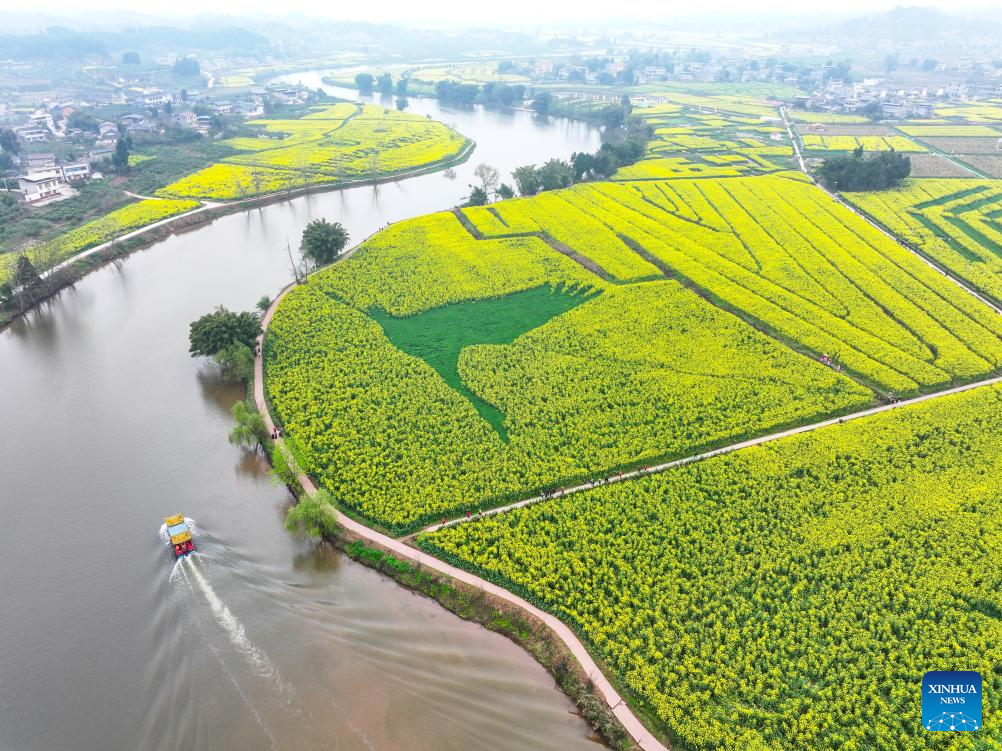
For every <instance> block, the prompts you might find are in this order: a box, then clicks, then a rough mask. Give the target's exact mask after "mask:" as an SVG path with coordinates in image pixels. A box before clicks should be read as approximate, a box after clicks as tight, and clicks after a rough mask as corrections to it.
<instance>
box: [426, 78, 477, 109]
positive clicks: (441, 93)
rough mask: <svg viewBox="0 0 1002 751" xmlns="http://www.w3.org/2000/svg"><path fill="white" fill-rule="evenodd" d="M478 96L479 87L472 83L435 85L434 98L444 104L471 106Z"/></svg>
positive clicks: (439, 83) (450, 82) (454, 82)
mask: <svg viewBox="0 0 1002 751" xmlns="http://www.w3.org/2000/svg"><path fill="white" fill-rule="evenodd" d="M479 95H480V87H479V86H477V85H476V84H472V83H457V82H456V81H439V82H438V83H436V84H435V98H436V99H441V100H442V101H444V102H455V103H457V104H466V105H469V104H473V103H474V102H475V101H476V100H477V97H478V96H479Z"/></svg>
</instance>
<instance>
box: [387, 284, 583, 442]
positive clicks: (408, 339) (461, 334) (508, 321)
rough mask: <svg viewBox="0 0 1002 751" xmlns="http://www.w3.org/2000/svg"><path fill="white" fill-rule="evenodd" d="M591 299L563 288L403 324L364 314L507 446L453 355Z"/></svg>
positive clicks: (495, 414) (507, 337)
mask: <svg viewBox="0 0 1002 751" xmlns="http://www.w3.org/2000/svg"><path fill="white" fill-rule="evenodd" d="M596 294H597V293H596V292H595V291H593V290H591V289H582V288H580V287H573V288H572V287H567V286H564V285H563V284H559V285H557V286H553V287H551V286H549V285H543V286H541V287H535V288H534V289H528V290H525V291H523V292H515V293H513V294H510V295H505V296H504V297H496V298H492V299H487V300H474V301H471V302H462V303H453V304H452V305H445V306H443V307H440V308H433V309H432V310H428V311H425V312H423V313H418V314H417V315H413V316H407V317H405V318H396V317H394V316H391V315H389V314H388V313H386V312H384V311H382V310H380V309H378V308H373V309H372V310H370V311H368V313H369V317H370V318H372V319H373V320H375V321H376V322H377V323H378V324H379V325H380V326H382V328H383V332H384V333H385V334H386V337H387V338H388V339H389V340H390V341H391V342H393V345H394V346H395V347H397V348H398V349H400V350H402V351H404V352H406V353H407V354H409V355H411V356H412V357H419V358H421V359H422V360H424V361H425V362H426V363H428V364H429V365H430V366H431V367H432V368H434V369H435V372H437V373H438V374H439V375H440V376H442V379H443V380H444V381H445V382H446V383H447V384H448V385H449V386H450V387H451V388H453V389H455V390H456V391H458V392H459V393H460V394H462V395H463V396H464V397H466V399H468V400H469V401H470V403H471V404H472V405H473V406H474V408H475V409H476V410H477V412H478V413H479V414H480V416H481V417H483V418H484V420H486V421H487V422H488V423H489V424H490V426H491V427H492V428H494V430H496V431H497V432H498V435H500V436H501V438H502V439H503V440H505V441H507V440H508V433H507V431H506V430H505V427H504V415H503V414H502V413H501V412H500V411H499V410H498V409H497V408H496V407H495V406H494V405H492V404H490V403H488V402H486V401H484V400H483V399H482V398H481V397H480V396H478V395H477V394H475V393H474V392H473V391H472V390H470V388H469V387H468V386H467V385H466V384H465V383H463V381H462V379H461V378H460V376H459V369H458V366H459V353H460V352H461V351H462V350H463V349H464V348H466V347H470V346H473V345H475V344H510V343H511V342H513V341H515V340H516V339H517V338H518V337H520V336H521V335H522V334H525V333H526V332H528V331H532V330H533V329H535V328H538V327H540V326H542V325H543V324H544V323H546V322H547V321H549V320H550V319H551V318H555V317H556V316H558V315H561V314H562V313H566V312H567V311H569V310H571V309H572V308H575V307H577V306H578V305H580V304H581V303H583V302H586V301H587V300H590V299H592V298H593V297H594V296H595V295H596Z"/></svg>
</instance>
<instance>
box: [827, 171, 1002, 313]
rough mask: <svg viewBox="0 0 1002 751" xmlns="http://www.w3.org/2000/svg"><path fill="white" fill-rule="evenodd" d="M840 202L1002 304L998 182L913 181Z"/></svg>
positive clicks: (1001, 220)
mask: <svg viewBox="0 0 1002 751" xmlns="http://www.w3.org/2000/svg"><path fill="white" fill-rule="evenodd" d="M845 198H846V199H847V200H849V201H851V202H852V203H853V204H854V205H856V206H858V207H859V208H860V209H862V210H863V211H865V212H867V213H868V214H870V215H871V216H872V217H873V218H874V219H876V220H877V221H878V222H880V223H881V224H883V225H884V226H885V227H887V228H888V229H889V230H890V231H892V232H894V233H895V234H897V235H898V236H899V237H901V238H903V239H904V240H906V241H907V242H909V243H911V244H912V245H914V246H915V247H916V248H918V249H919V250H921V251H922V252H923V253H925V254H926V255H928V256H929V257H930V258H932V259H933V260H935V261H936V262H938V263H940V264H941V265H942V266H943V267H944V268H946V269H948V270H949V271H950V272H951V273H953V274H956V275H957V276H958V277H960V278H962V279H965V280H966V281H968V282H969V283H970V284H972V285H973V286H974V287H975V288H976V289H977V290H978V291H980V292H981V293H983V294H985V295H987V296H988V297H990V298H992V299H993V300H995V301H996V302H1002V181H992V180H955V179H932V178H927V179H915V180H909V181H908V182H907V183H906V184H905V185H904V186H902V187H901V188H899V189H896V190H890V191H882V192H872V193H848V194H845Z"/></svg>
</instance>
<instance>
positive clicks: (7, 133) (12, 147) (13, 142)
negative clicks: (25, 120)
mask: <svg viewBox="0 0 1002 751" xmlns="http://www.w3.org/2000/svg"><path fill="white" fill-rule="evenodd" d="M0 149H3V150H4V151H6V152H7V153H9V154H17V153H20V151H21V144H20V143H18V140H17V134H16V133H15V132H14V131H13V130H11V129H10V128H0Z"/></svg>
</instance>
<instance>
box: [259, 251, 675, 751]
mask: <svg viewBox="0 0 1002 751" xmlns="http://www.w3.org/2000/svg"><path fill="white" fill-rule="evenodd" d="M357 247H359V246H356V248H357ZM352 252H354V250H352V251H349V252H348V253H345V254H344V256H342V257H347V256H349V255H350V254H351V253H352ZM339 260H340V259H339ZM294 286H295V285H290V286H288V287H286V288H285V289H283V290H282V291H281V293H279V295H278V297H276V298H275V300H274V302H272V304H271V306H270V307H269V308H268V310H267V312H266V313H265V314H264V316H263V317H262V319H261V329H262V331H266V330H267V329H268V324H269V323H270V322H271V317H272V314H273V313H274V312H275V308H276V306H277V305H278V303H279V302H280V301H281V300H282V298H283V297H285V295H286V294H287V293H288V292H289V290H290V289H292V287H294ZM263 339H264V334H263V333H262V335H261V338H260V341H262V342H263ZM254 402H255V403H256V404H257V408H258V410H259V411H260V412H261V414H262V415H263V417H264V422H265V425H266V426H267V428H268V432H269V433H270V432H271V431H272V429H273V428H274V427H275V425H274V423H273V422H272V419H271V413H270V412H269V411H268V404H267V402H266V401H265V398H264V361H263V357H262V354H261V350H260V348H259V352H258V354H257V355H256V356H255V358H254ZM278 443H281V439H279V441H278ZM299 482H300V483H301V484H302V486H303V489H304V490H305V491H306V492H307V493H309V494H311V495H312V494H313V493H315V492H316V490H317V489H316V486H315V485H314V484H313V481H312V480H311V479H310V478H309V477H307V476H306V475H304V474H300V475H299ZM338 523H339V524H341V526H343V527H344V528H345V529H349V530H351V531H352V532H354V533H355V534H357V535H358V536H359V537H362V538H364V539H366V540H369V541H370V542H373V543H375V544H377V545H379V546H380V547H383V548H385V549H387V550H389V551H391V552H393V553H394V554H395V555H398V556H400V557H401V558H404V559H406V560H409V561H413V562H414V563H417V564H418V565H420V566H424V567H426V568H430V569H434V570H435V571H438V572H439V573H442V574H445V575H446V576H451V577H452V578H453V579H457V580H459V581H461V582H464V583H466V584H469V585H471V586H474V587H478V588H479V589H481V590H483V591H485V592H488V593H490V594H492V595H494V596H495V597H500V598H501V599H503V600H505V601H507V602H510V603H512V604H513V605H516V606H518V607H520V608H522V609H523V610H525V611H527V612H528V613H531V614H532V615H533V616H535V617H536V618H538V619H539V620H541V621H542V622H543V623H545V624H546V625H547V627H549V629H550V630H551V631H552V632H553V633H554V634H556V635H557V637H558V638H559V639H560V640H561V641H562V642H563V643H564V644H566V645H567V648H568V649H570V651H571V653H572V654H573V655H574V657H575V659H576V660H577V661H578V662H579V663H580V664H581V667H582V668H584V671H585V672H586V673H587V674H588V677H589V678H590V679H591V681H592V683H593V684H594V685H595V688H596V690H597V691H598V692H599V694H600V695H601V696H602V698H603V699H604V700H605V701H606V703H607V704H608V705H609V707H610V708H611V709H612V712H613V714H615V715H616V718H617V719H618V720H619V721H620V723H622V725H623V727H624V728H625V729H626V732H627V733H629V734H630V737H632V738H633V740H634V741H635V742H636V743H637V745H638V746H640V748H642V749H644V750H645V751H668V749H667V748H666V747H665V746H664V745H663V744H662V743H661V742H660V741H658V739H657V738H655V737H654V736H653V735H652V734H651V733H650V731H648V730H647V728H645V727H644V725H643V723H641V722H640V720H639V719H637V716H636V715H635V714H633V711H632V710H631V709H630V708H629V707H628V706H627V704H626V702H625V701H624V700H623V698H622V697H621V696H620V695H619V692H618V691H616V689H615V688H614V687H613V685H612V684H611V683H610V682H609V680H608V679H607V678H606V677H605V675H604V674H603V673H602V671H601V670H599V667H598V665H596V664H595V661H594V660H593V659H592V656H591V655H590V654H589V653H588V650H587V649H585V647H584V645H583V644H582V643H581V641H580V640H579V639H578V638H577V636H575V635H574V632H573V631H571V629H570V628H569V627H568V626H567V625H566V624H564V623H563V621H560V620H558V619H557V618H555V617H554V616H552V615H550V614H549V613H547V612H545V611H543V610H540V609H539V608H537V607H536V606H535V605H532V604H531V603H529V602H527V601H526V600H523V599H522V598H521V597H519V596H517V595H514V594H512V593H511V592H509V591H508V590H507V589H504V588H502V587H499V586H498V585H496V584H493V583H491V582H489V581H486V580H485V579H481V578H480V577H479V576H474V575H473V574H471V573H469V572H468V571H464V570H463V569H461V568H457V567H455V566H452V565H450V564H448V563H445V562H444V561H440V560H439V559H438V558H435V557H434V556H431V555H428V554H427V553H424V552H422V551H421V550H418V549H416V548H412V547H410V546H409V545H406V544H404V543H403V542H401V541H400V540H396V539H394V538H392V537H389V536H387V535H384V534H381V533H379V532H376V531H375V530H373V529H370V528H369V527H367V526H365V525H364V524H362V523H361V522H358V521H355V520H354V519H351V518H350V517H347V516H345V515H344V514H340V513H339V514H338Z"/></svg>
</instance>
